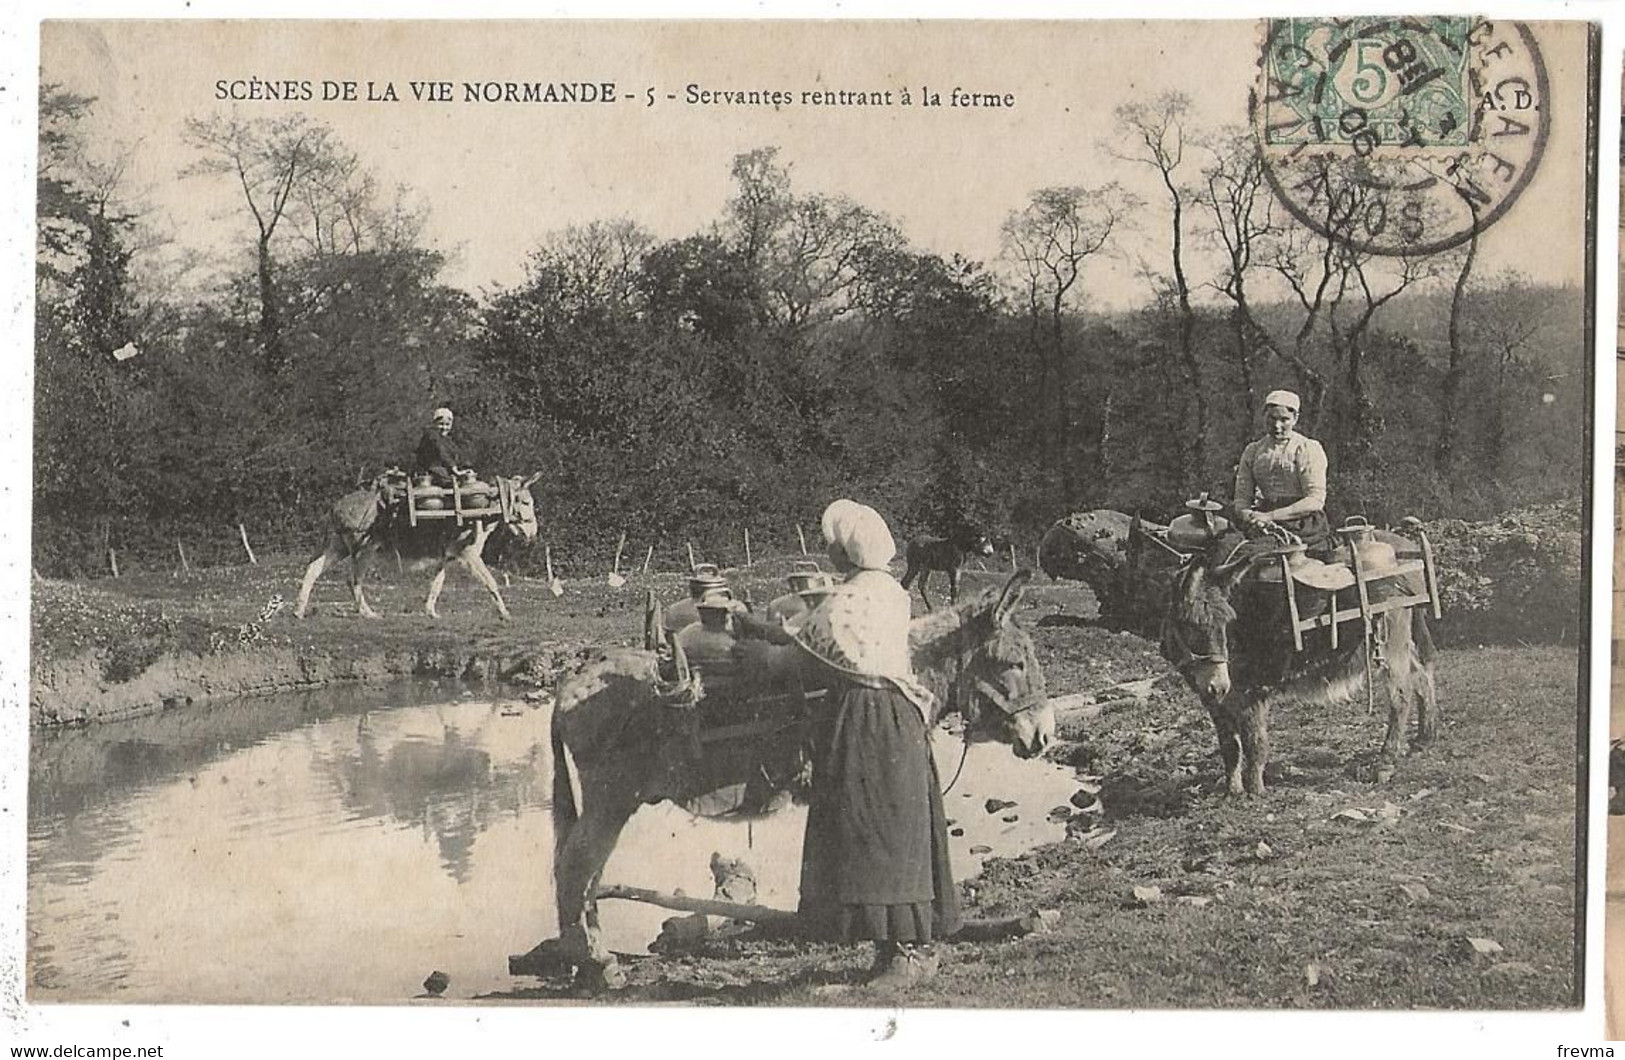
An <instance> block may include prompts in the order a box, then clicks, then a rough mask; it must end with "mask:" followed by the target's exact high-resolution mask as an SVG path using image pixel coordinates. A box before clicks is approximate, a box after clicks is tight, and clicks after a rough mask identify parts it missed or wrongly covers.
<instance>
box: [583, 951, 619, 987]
mask: <svg viewBox="0 0 1625 1060" xmlns="http://www.w3.org/2000/svg"><path fill="white" fill-rule="evenodd" d="M576 985H578V986H580V987H582V988H584V989H586V990H587V991H589V992H591V993H594V994H601V993H603V992H605V991H607V990H620V989H621V988H623V987H624V986H626V970H625V969H624V968H622V967H621V964H620V962H619V961H617V960H615V959H614V958H613V957H611V958H610V959H609V960H607V961H603V962H599V961H583V962H582V963H581V965H580V966H579V967H578V968H577V969H576Z"/></svg>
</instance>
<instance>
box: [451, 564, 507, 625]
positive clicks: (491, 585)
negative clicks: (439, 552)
mask: <svg viewBox="0 0 1625 1060" xmlns="http://www.w3.org/2000/svg"><path fill="white" fill-rule="evenodd" d="M463 559H464V560H465V561H466V562H467V563H468V569H469V570H470V571H472V572H473V574H474V577H475V578H477V579H478V580H479V583H480V584H481V585H483V586H485V591H486V592H488V593H490V594H491V599H492V600H494V601H496V605H497V613H498V614H500V615H501V616H502V618H503V621H507V620H508V619H510V618H512V617H513V616H512V615H510V614H508V605H507V604H505V603H503V602H502V590H501V589H500V588H498V587H497V577H496V575H495V574H492V573H491V568H490V567H487V566H486V565H485V560H483V559H481V558H480V554H479V553H478V552H473V551H470V552H469V553H467V554H466V555H465V556H464V557H463Z"/></svg>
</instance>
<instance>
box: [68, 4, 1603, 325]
mask: <svg viewBox="0 0 1625 1060" xmlns="http://www.w3.org/2000/svg"><path fill="white" fill-rule="evenodd" d="M1577 29H1578V27H1577V26H1575V25H1572V24H1571V25H1569V26H1567V27H1558V26H1556V25H1548V26H1547V27H1546V28H1545V29H1544V30H1543V31H1542V37H1543V43H1544V45H1545V48H1544V50H1545V53H1546V61H1547V65H1548V68H1549V70H1550V72H1551V77H1552V92H1551V95H1552V99H1553V105H1554V110H1553V114H1552V135H1551V140H1550V142H1549V144H1548V148H1547V151H1546V156H1545V159H1544V161H1543V164H1542V166H1541V168H1540V170H1539V172H1538V173H1537V174H1536V176H1535V178H1534V180H1533V181H1532V183H1531V185H1530V186H1529V187H1528V188H1527V190H1526V191H1525V192H1524V195H1523V197H1522V199H1521V200H1520V202H1519V204H1518V206H1517V207H1515V208H1514V209H1513V210H1512V211H1511V213H1509V215H1508V216H1507V217H1506V218H1504V219H1503V220H1502V221H1500V222H1499V223H1498V224H1497V225H1496V226H1495V227H1494V228H1493V229H1491V230H1490V231H1489V232H1488V233H1487V234H1486V237H1485V239H1484V240H1483V244H1482V247H1481V253H1482V255H1483V257H1482V267H1483V270H1484V272H1485V273H1486V274H1487V273H1491V272H1494V271H1496V270H1498V269H1502V268H1511V267H1517V268H1521V269H1523V270H1524V271H1526V272H1529V273H1530V274H1532V275H1533V276H1534V277H1535V278H1536V279H1538V280H1541V281H1543V282H1547V283H1554V284H1578V283H1579V282H1580V281H1581V278H1582V263H1583V246H1582V243H1581V238H1582V211H1583V201H1584V177H1585V170H1584V166H1583V164H1582V159H1583V151H1584V126H1585V119H1584V92H1583V84H1584V82H1583V70H1584V65H1583V55H1584V52H1583V36H1582V34H1581V33H1579V32H1576V30H1577ZM1259 34H1260V31H1259V27H1258V24H1257V23H1256V22H1251V21H1231V22H1173V23H1170V22H1113V23H1094V24H1091V23H1072V24H1063V23H1042V22H1040V23H1024V24H1023V23H1000V24H986V23H980V24H978V23H968V22H945V23H926V24H921V23H906V22H880V23H875V22H870V23H844V24H843V23H791V24H784V23H777V24H766V25H764V24H750V23H737V22H735V23H719V22H701V23H693V22H690V23H664V24H650V23H642V24H627V23H607V22H597V23H564V24H559V23H551V24H548V23H542V24H538V23H498V24H491V23H481V24H474V23H438V24H428V23H421V22H420V23H371V24H368V23H358V22H348V23H309V22H272V23H242V22H236V23H226V22H188V23H174V22H168V23H165V22H138V21H125V22H100V23H93V22H77V23H76V22H59V23H51V24H47V25H46V26H45V27H44V30H43V35H42V56H41V77H42V79H43V80H45V81H56V82H60V83H62V84H64V85H65V86H67V87H70V88H71V89H72V90H74V91H76V92H80V93H82V94H85V95H90V96H94V97H96V99H97V102H96V107H95V114H94V117H93V123H92V128H93V129H94V130H95V135H94V143H95V144H96V148H97V149H98V150H104V149H105V150H106V151H109V152H114V153H121V152H122V153H127V154H128V155H129V158H130V170H129V181H128V183H129V185H130V186H131V187H132V188H133V189H135V190H137V192H138V194H139V196H140V198H141V199H142V200H144V201H145V202H146V203H148V204H149V205H150V207H151V217H152V219H153V220H154V221H155V222H157V223H158V224H159V226H160V227H161V228H166V229H168V230H170V231H172V232H173V233H174V235H175V237H176V239H177V242H178V244H179V245H181V246H185V247H195V248H200V249H205V250H209V251H221V250H223V249H225V248H227V247H242V246H243V245H244V244H245V242H246V240H247V238H248V235H249V233H250V232H251V231H252V230H251V228H249V227H248V226H249V223H250V219H249V217H248V215H247V213H246V212H245V211H244V209H243V206H242V202H241V198H240V194H239V193H238V192H237V191H236V189H234V188H233V187H232V185H231V184H230V182H229V181H228V180H226V179H224V178H219V177H189V178H184V179H183V178H179V177H178V176H177V174H178V173H179V172H180V170H181V169H182V168H183V167H184V166H185V165H187V164H188V163H189V162H191V161H194V160H195V159H196V157H197V155H196V153H195V152H194V151H193V150H192V149H191V148H190V147H188V146H187V145H186V144H185V142H184V140H183V138H182V135H181V126H182V122H183V120H184V119H185V118H187V117H202V116H207V115H209V114H212V113H230V112H231V111H232V110H233V109H235V113H236V114H238V115H239V116H240V117H243V118H253V117H274V116H278V115H285V114H288V113H290V112H292V111H296V110H297V111H302V112H304V113H306V114H308V115H310V116H312V117H314V118H317V119H319V120H321V121H323V122H326V123H328V124H330V125H331V126H332V127H333V129H334V130H335V131H336V132H337V134H338V135H339V137H340V138H341V139H342V140H343V141H344V142H345V143H346V144H347V145H349V146H350V147H351V148H352V149H354V150H356V151H357V152H358V153H359V154H360V156H361V158H362V159H363V161H364V163H365V164H366V165H367V166H368V167H369V168H370V169H371V171H372V172H373V173H375V174H376V175H377V176H378V178H379V179H380V181H381V183H383V184H384V185H385V186H389V185H392V184H396V183H404V184H405V185H408V186H409V187H410V188H411V189H412V190H413V192H414V193H415V195H416V196H417V198H418V199H419V200H420V201H421V202H423V203H425V204H426V205H427V206H428V207H429V226H428V230H427V236H428V239H429V241H430V242H431V243H432V244H434V245H435V246H436V247H438V248H439V249H441V250H443V251H447V252H449V253H450V258H451V263H450V267H449V269H448V271H447V273H446V276H445V278H446V279H447V280H448V281H450V282H452V283H454V284H456V285H457V286H460V287H463V288H465V289H469V290H478V289H480V288H482V287H487V286H490V285H507V284H512V283H514V282H516V281H518V280H519V279H521V278H522V270H523V264H524V261H525V258H526V255H527V254H528V253H529V252H530V251H531V250H532V249H534V248H535V247H536V246H537V245H538V244H539V242H540V241H541V240H542V239H543V237H544V236H545V235H546V234H547V233H548V232H550V231H552V230H556V229H559V228H562V227H564V226H566V225H570V224H581V223H585V222H588V221H592V220H599V219H608V218H612V217H619V216H627V217H630V218H631V219H633V220H635V221H637V222H639V223H640V224H642V225H644V226H645V227H646V228H648V229H650V230H652V231H653V232H654V233H655V234H656V235H657V236H659V237H662V238H672V237H680V236H683V235H688V234H691V233H693V232H696V231H700V230H703V229H704V228H705V227H707V226H708V225H709V224H711V223H712V222H713V221H715V220H716V219H718V218H719V217H720V216H721V214H722V211H723V209H724V207H725V203H726V201H727V199H728V197H729V195H730V194H731V191H732V185H731V182H730V179H729V173H728V171H729V165H730V163H731V160H732V158H733V157H734V156H735V155H736V154H738V153H741V152H744V151H748V150H751V149H753V148H756V147H761V146H766V145H777V146H778V147H779V148H780V149H781V155H780V157H781V160H783V161H784V162H786V163H788V164H789V166H790V170H791V175H792V180H793V185H794V187H796V188H797V189H798V190H801V191H805V192H825V193H844V194H846V195H849V196H851V197H852V198H853V199H854V200H856V201H857V202H859V203H861V204H863V205H865V206H868V207H870V208H871V209H875V210H878V211H880V212H881V213H883V214H885V215H887V216H889V217H891V218H892V219H893V220H894V221H896V222H897V223H898V225H899V226H900V227H901V228H902V230H903V232H904V233H905V235H906V236H907V237H908V238H909V240H910V241H911V243H912V244H913V245H914V246H915V247H917V248H919V249H923V250H929V251H934V252H937V253H940V254H944V255H947V254H952V253H956V252H957V253H963V254H965V255H966V256H968V257H971V258H973V259H978V260H983V261H991V260H992V259H993V258H995V257H996V256H997V255H998V253H999V249H1000V246H999V226H1000V224H1001V222H1002V221H1003V220H1004V219H1005V217H1006V216H1008V215H1009V213H1010V212H1011V211H1012V210H1014V209H1016V208H1018V207H1019V206H1020V205H1021V204H1022V203H1023V202H1024V201H1025V200H1026V198H1027V196H1028V195H1029V194H1030V193H1031V192H1032V191H1033V190H1035V189H1037V188H1040V187H1044V186H1049V185H1057V184H1085V185H1099V184H1103V183H1106V182H1108V181H1114V180H1115V181H1121V182H1122V183H1123V184H1125V185H1126V186H1127V187H1129V188H1130V189H1131V190H1133V191H1135V192H1137V193H1138V194H1139V195H1140V196H1141V197H1142V199H1143V200H1144V201H1145V205H1144V206H1143V207H1142V208H1141V209H1139V210H1137V211H1136V212H1135V215H1134V216H1133V218H1132V219H1131V228H1129V229H1127V230H1124V231H1123V232H1122V233H1121V235H1120V238H1119V239H1117V240H1115V241H1114V243H1115V246H1114V248H1113V249H1114V254H1113V255H1112V256H1111V257H1102V258H1100V259H1097V260H1096V261H1095V262H1094V263H1092V264H1091V265H1090V266H1089V267H1088V268H1087V270H1086V272H1085V276H1084V279H1083V285H1084V288H1085V295H1086V298H1087V300H1088V301H1089V302H1090V303H1091V304H1093V305H1095V306H1098V307H1102V308H1124V307H1128V306H1133V305H1138V304H1143V303H1144V302H1145V301H1146V300H1147V298H1148V296H1149V283H1148V281H1147V279H1146V278H1145V276H1144V275H1143V274H1142V271H1141V264H1142V263H1149V264H1150V265H1151V266H1152V267H1154V268H1157V269H1159V270H1166V268H1167V264H1166V255H1167V251H1166V240H1167V226H1168V218H1169V215H1168V210H1167V205H1166V193H1165V192H1163V191H1162V189H1161V185H1160V183H1159V182H1158V178H1157V177H1156V175H1155V173H1154V172H1153V171H1152V170H1151V169H1150V168H1148V167H1145V166H1143V165H1137V164H1134V163H1131V162H1128V161H1124V160H1122V159H1120V158H1116V157H1114V156H1113V153H1114V152H1123V151H1126V150H1127V149H1128V147H1129V146H1130V145H1129V144H1128V143H1127V142H1126V141H1125V139H1124V137H1123V135H1122V131H1121V129H1120V127H1119V125H1118V123H1117V121H1116V119H1115V118H1114V110H1115V109H1116V108H1117V107H1118V106H1120V105H1122V104H1125V103H1132V102H1139V101H1145V100H1148V99H1151V98H1153V97H1154V96H1156V95H1158V94H1160V93H1163V92H1170V91H1172V92H1181V93H1184V94H1186V95H1187V96H1188V97H1189V98H1190V100H1191V103H1192V112H1191V120H1190V128H1192V129H1193V130H1196V131H1199V132H1211V131H1214V130H1217V129H1219V128H1222V127H1224V126H1227V125H1229V126H1235V125H1243V124H1245V121H1246V104H1247V95H1248V91H1249V89H1250V88H1251V87H1252V85H1253V84H1254V79H1255V78H1256V76H1257V63H1258V50H1259V44H1258V42H1259V39H1260V36H1259ZM251 79H259V80H262V81H287V80H293V81H304V82H309V83H310V86H311V87H310V91H311V94H312V95H313V96H314V97H316V98H314V99H312V100H310V101H309V102H305V101H298V102H289V101H282V100H277V101H266V100H257V101H255V100H244V101H240V102H231V101H222V100H219V99H218V98H217V95H218V87H217V86H218V83H219V82H221V81H226V82H228V83H229V82H236V83H237V86H236V87H237V88H238V89H239V90H243V89H246V83H247V82H248V81H250V80H251ZM324 80H327V81H335V82H339V81H346V80H348V81H353V82H356V92H357V95H358V97H359V98H358V99H357V100H356V101H354V102H343V101H335V102H323V101H322V100H321V98H320V97H321V94H322V84H321V83H322V82H323V81H324ZM412 81H417V82H420V83H422V82H430V81H447V82H451V84H452V87H453V96H454V98H455V100H456V101H455V102H452V103H436V102H426V101H419V100H417V99H415V98H414V97H413V95H412V92H411V89H410V86H409V82H412ZM492 81H495V82H507V81H520V82H536V81H543V82H555V81H579V82H591V83H603V82H606V81H608V82H613V83H614V85H615V86H616V94H617V95H619V96H622V97H624V96H627V95H631V96H633V97H635V98H633V99H630V100H628V99H624V98H623V99H622V100H621V101H619V102H616V103H613V104H609V105H603V104H595V105H573V106H572V105H548V104H539V103H531V104H525V103H517V102H516V103H502V102H498V103H484V102H473V103H469V102H463V101H462V100H463V97H464V92H465V89H464V87H463V84H464V82H478V83H484V82H492ZM369 82H371V83H372V86H373V87H372V94H374V95H379V96H382V95H384V94H385V91H386V90H385V88H384V86H385V84H386V83H388V84H392V85H393V86H394V91H395V93H396V94H397V95H398V96H399V97H400V99H399V100H398V101H395V102H367V99H366V97H367V95H368V93H369V89H368V83H369ZM689 86H696V87H697V88H698V89H700V90H711V91H742V90H753V89H767V90H779V91H786V92H788V93H790V94H791V95H792V97H793V98H794V100H795V102H794V103H792V104H791V105H789V106H785V107H780V108H773V107H749V106H745V107H740V106H735V105H731V104H728V103H691V102H689V101H688V100H689ZM905 87H906V88H907V89H908V90H909V91H910V93H911V95H912V97H913V103H912V104H910V105H908V106H902V105H900V98H901V90H902V89H903V88H905ZM956 88H957V89H960V90H962V91H964V92H976V93H981V94H991V95H996V96H1000V97H1013V102H1014V106H1011V107H998V108H987V107H963V106H954V105H953V96H952V93H953V91H954V90H955V89H956ZM650 89H653V90H654V102H655V105H654V106H652V107H651V106H647V105H646V102H647V98H648V97H647V95H646V93H647V92H648V91H649V90H650ZM841 90H847V91H856V92H890V93H891V94H892V95H891V98H892V99H893V100H894V101H899V102H897V103H894V105H892V106H878V107H874V106H866V107H858V106H844V107H843V106H826V105H817V104H813V103H810V102H808V100H809V99H810V97H807V96H804V95H803V93H807V92H818V91H837V92H838V91H841ZM927 91H929V92H935V93H939V94H940V95H941V97H942V105H941V106H938V107H928V106H924V105H922V104H923V99H922V97H923V96H924V95H925V93H926V92H927ZM668 94H675V95H676V97H677V98H676V99H675V100H673V99H668V98H666V96H667V95H668ZM1200 160H1201V154H1200V151H1195V152H1193V157H1192V158H1191V161H1190V162H1189V163H1187V168H1188V170H1189V174H1188V175H1189V178H1194V177H1195V175H1196V166H1197V165H1198V164H1199V162H1200ZM1194 250H1195V253H1196V261H1195V269H1194V271H1195V272H1196V273H1197V274H1198V277H1199V278H1201V277H1203V276H1205V275H1208V274H1211V271H1212V266H1213V263H1212V262H1211V261H1206V262H1204V261H1203V260H1202V247H1201V245H1200V243H1197V245H1196V246H1195V247H1194Z"/></svg>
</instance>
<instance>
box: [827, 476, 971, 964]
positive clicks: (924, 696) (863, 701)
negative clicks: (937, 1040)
mask: <svg viewBox="0 0 1625 1060" xmlns="http://www.w3.org/2000/svg"><path fill="white" fill-rule="evenodd" d="M822 528H823V532H824V539H825V540H826V541H827V542H829V556H830V561H831V562H832V563H833V564H834V565H835V568H836V570H837V571H838V572H840V573H841V574H843V575H845V581H844V582H843V583H842V584H840V585H838V586H837V587H836V588H835V590H834V591H833V592H832V593H831V594H830V595H829V597H828V598H827V599H826V600H825V601H824V602H823V603H822V604H820V605H819V606H818V607H817V608H816V609H815V610H814V611H813V612H812V613H811V614H810V615H809V616H808V617H807V619H806V620H805V622H804V624H803V625H802V626H801V628H800V630H799V631H798V632H797V633H796V636H795V643H796V644H797V645H798V646H799V647H800V648H801V650H802V651H803V652H804V653H805V654H806V655H807V656H808V657H810V659H811V661H812V665H813V666H814V667H815V668H816V669H817V670H819V671H822V672H821V674H819V683H821V684H822V683H827V684H828V685H829V688H830V692H829V696H828V698H827V699H826V700H825V702H824V705H823V706H822V707H820V708H815V709H817V711H818V713H817V715H816V717H815V721H814V758H813V794H812V802H811V805H810V806H809V808H808V813H807V833H806V840H805V842H804V844H803V848H802V869H801V908H800V915H801V917H802V919H803V921H804V922H805V923H806V924H807V925H808V926H809V928H810V930H812V931H813V932H814V933H815V934H816V935H817V936H818V937H821V938H827V939H831V940H834V941H840V942H858V941H862V940H865V939H868V940H873V941H874V943H875V948H876V954H875V957H876V959H875V969H874V971H875V975H874V979H873V982H874V983H875V985H878V986H895V987H903V986H912V985H914V984H915V983H917V982H920V981H922V980H924V979H928V978H930V977H931V976H932V975H934V974H936V970H937V955H936V952H935V950H934V947H933V943H934V942H935V941H936V940H937V939H938V938H940V937H942V936H945V935H950V934H952V933H953V932H954V931H956V930H958V928H959V893H958V891H957V889H956V888H955V886H954V881H953V874H952V870H951V866H950V865H949V861H948V826H947V819H946V817H945V815H944V813H943V808H942V788H941V785H940V784H939V783H938V780H937V769H936V763H935V761H933V759H932V757H931V748H930V745H929V744H928V743H927V731H928V730H927V723H928V719H929V718H930V716H931V713H932V696H931V693H930V691H929V690H928V689H926V688H925V687H924V686H923V685H922V684H921V683H920V682H919V681H918V680H917V679H916V678H915V677H914V674H913V670H912V668H911V665H910V662H909V649H908V625H909V598H908V592H907V591H906V590H905V589H903V587H902V586H900V585H899V584H898V583H897V581H896V580H895V579H894V578H893V577H892V576H891V573H890V571H889V569H888V564H889V563H890V562H891V559H892V557H893V556H894V555H895V554H896V552H897V546H896V543H895V542H894V541H893V540H892V535H891V531H890V530H889V529H888V528H887V526H886V522H885V520H884V519H882V518H881V517H880V515H879V513H877V512H876V511H875V510H874V509H872V508H869V507H867V506H865V505H861V504H858V503H856V502H853V501H849V500H838V501H835V502H834V503H833V504H831V505H830V506H829V507H828V508H827V509H825V511H824V516H823V520H822Z"/></svg>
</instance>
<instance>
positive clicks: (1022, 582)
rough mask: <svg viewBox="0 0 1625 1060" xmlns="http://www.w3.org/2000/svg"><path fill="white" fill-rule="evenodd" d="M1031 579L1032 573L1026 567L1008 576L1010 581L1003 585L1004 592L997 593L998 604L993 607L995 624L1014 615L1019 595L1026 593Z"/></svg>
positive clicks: (1019, 599)
mask: <svg viewBox="0 0 1625 1060" xmlns="http://www.w3.org/2000/svg"><path fill="white" fill-rule="evenodd" d="M1032 578H1033V572H1032V571H1030V570H1028V569H1027V568H1026V567H1023V568H1022V569H1021V570H1018V571H1016V572H1015V573H1014V574H1012V575H1010V580H1009V581H1007V582H1005V583H1004V591H1003V592H1001V593H999V602H998V603H996V604H994V605H993V621H994V622H995V623H1003V622H1004V621H1006V620H1007V619H1008V618H1009V617H1010V616H1011V615H1012V614H1014V613H1015V610H1016V605H1017V604H1019V603H1020V602H1021V594H1022V593H1024V592H1026V591H1027V583H1028V582H1030V581H1032Z"/></svg>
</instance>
